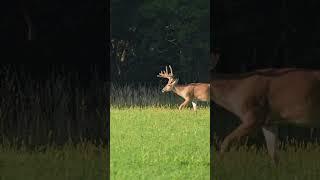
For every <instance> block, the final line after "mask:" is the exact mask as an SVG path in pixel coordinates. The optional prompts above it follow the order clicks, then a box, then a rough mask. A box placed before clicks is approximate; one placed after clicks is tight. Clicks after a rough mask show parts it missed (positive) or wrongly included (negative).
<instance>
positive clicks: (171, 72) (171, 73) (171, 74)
mask: <svg viewBox="0 0 320 180" xmlns="http://www.w3.org/2000/svg"><path fill="white" fill-rule="evenodd" d="M169 68H170V76H173V71H172V67H171V65H169Z"/></svg>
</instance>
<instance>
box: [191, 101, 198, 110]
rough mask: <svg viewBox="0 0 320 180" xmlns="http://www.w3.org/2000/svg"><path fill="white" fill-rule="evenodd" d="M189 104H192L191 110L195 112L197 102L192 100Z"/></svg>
mask: <svg viewBox="0 0 320 180" xmlns="http://www.w3.org/2000/svg"><path fill="white" fill-rule="evenodd" d="M191 103H192V107H193V110H194V111H196V110H197V102H196V101H194V100H193V101H192V102H191Z"/></svg>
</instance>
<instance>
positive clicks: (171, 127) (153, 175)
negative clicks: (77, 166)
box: [110, 107, 210, 180]
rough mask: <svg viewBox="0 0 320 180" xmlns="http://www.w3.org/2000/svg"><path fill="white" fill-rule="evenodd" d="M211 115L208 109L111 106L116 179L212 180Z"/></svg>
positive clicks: (111, 170) (113, 168) (112, 174)
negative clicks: (179, 109) (196, 110)
mask: <svg viewBox="0 0 320 180" xmlns="http://www.w3.org/2000/svg"><path fill="white" fill-rule="evenodd" d="M209 116H210V115H209V108H200V109H199V110H198V112H193V111H192V110H190V109H184V110H182V111H178V110H177V108H160V107H145V108H111V120H110V134H111V142H110V145H111V146H110V147H111V149H110V156H111V160H110V173H111V174H110V177H111V179H112V180H126V179H130V180H134V179H146V180H149V179H152V180H156V179H170V180H171V179H199V180H201V179H210V146H209V136H210V134H209V133H210V129H209V127H210V117H209Z"/></svg>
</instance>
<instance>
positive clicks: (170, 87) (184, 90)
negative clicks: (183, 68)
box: [157, 65, 210, 111]
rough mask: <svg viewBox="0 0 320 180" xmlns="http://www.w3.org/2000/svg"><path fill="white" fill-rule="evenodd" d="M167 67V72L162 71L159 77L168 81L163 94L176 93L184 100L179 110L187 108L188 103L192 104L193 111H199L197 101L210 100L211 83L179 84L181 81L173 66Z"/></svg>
mask: <svg viewBox="0 0 320 180" xmlns="http://www.w3.org/2000/svg"><path fill="white" fill-rule="evenodd" d="M169 68H170V73H169V72H168V67H167V66H166V71H161V72H160V73H159V74H158V75H157V77H161V78H166V79H168V83H167V85H166V86H165V87H164V88H163V89H162V93H165V92H171V91H172V92H174V93H176V94H177V95H179V96H181V97H182V98H183V99H184V102H183V103H182V104H181V105H180V106H179V110H181V109H182V108H183V107H185V106H186V105H187V104H188V103H190V102H191V103H192V106H193V110H194V111H196V110H197V101H209V100H210V84H209V83H190V84H186V85H181V84H178V81H179V79H178V78H176V77H174V75H173V71H172V68H171V66H170V65H169Z"/></svg>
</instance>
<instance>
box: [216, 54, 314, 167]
mask: <svg viewBox="0 0 320 180" xmlns="http://www.w3.org/2000/svg"><path fill="white" fill-rule="evenodd" d="M215 57H216V56H215ZM217 60H218V59H214V61H215V63H214V64H217ZM211 76H212V77H211V89H210V99H211V100H212V101H214V102H215V103H216V104H217V105H219V106H221V107H223V108H224V109H226V110H228V111H230V112H232V113H233V114H235V115H236V116H238V117H239V118H240V120H241V124H240V125H239V126H238V127H237V128H236V129H235V130H233V131H232V132H231V133H230V134H229V135H227V136H226V137H225V138H224V140H223V142H222V144H221V146H220V159H221V158H222V154H223V153H224V152H225V151H226V150H227V149H228V147H229V145H230V144H231V143H232V142H234V141H235V140H239V139H240V138H242V137H244V136H246V135H249V134H250V133H251V132H253V131H254V130H256V129H260V128H261V129H262V132H263V134H264V137H265V140H266V145H267V149H268V153H269V155H270V156H271V158H272V160H273V162H274V163H275V164H277V163H278V155H277V148H278V147H277V142H278V126H279V125H280V124H283V123H289V124H295V125H298V126H304V127H320V113H319V110H320V71H319V70H309V69H295V68H285V69H261V70H257V71H254V72H249V73H243V74H231V75H230V74H224V75H218V74H214V73H211Z"/></svg>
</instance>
